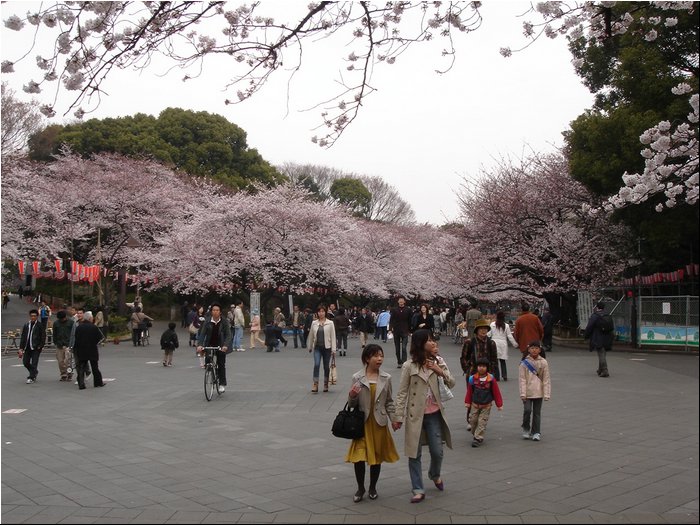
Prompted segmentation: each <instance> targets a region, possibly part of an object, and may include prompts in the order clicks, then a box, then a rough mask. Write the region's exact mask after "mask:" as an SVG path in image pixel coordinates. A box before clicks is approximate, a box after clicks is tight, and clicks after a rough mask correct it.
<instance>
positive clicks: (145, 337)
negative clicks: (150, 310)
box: [141, 327, 151, 346]
mask: <svg viewBox="0 0 700 525" xmlns="http://www.w3.org/2000/svg"><path fill="white" fill-rule="evenodd" d="M148 336H149V333H148V328H147V327H146V328H144V329H143V330H142V331H141V346H148V345H150V344H151V342H150V341H149V340H148Z"/></svg>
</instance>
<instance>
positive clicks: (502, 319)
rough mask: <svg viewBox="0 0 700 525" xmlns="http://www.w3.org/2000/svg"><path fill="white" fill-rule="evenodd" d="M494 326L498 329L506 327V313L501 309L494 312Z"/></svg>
mask: <svg viewBox="0 0 700 525" xmlns="http://www.w3.org/2000/svg"><path fill="white" fill-rule="evenodd" d="M496 328H498V329H499V330H505V329H506V313H505V312H504V311H503V310H499V311H498V312H496Z"/></svg>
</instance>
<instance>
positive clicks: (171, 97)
mask: <svg viewBox="0 0 700 525" xmlns="http://www.w3.org/2000/svg"><path fill="white" fill-rule="evenodd" d="M32 4H33V5H36V4H34V3H32ZM32 4H30V3H28V2H22V3H20V2H7V3H3V4H2V18H3V20H4V19H6V18H7V17H8V16H10V15H11V14H13V13H17V14H20V15H22V16H23V15H25V14H26V11H27V10H28V9H29V7H28V5H32ZM262 4H263V6H264V7H266V8H269V12H270V13H271V14H272V16H274V17H275V18H276V20H277V21H281V20H282V19H283V18H284V17H283V16H280V15H279V14H278V13H279V11H280V10H282V9H283V10H285V11H286V10H289V9H290V4H285V5H284V6H283V5H282V4H281V3H279V2H272V1H270V0H267V1H263V2H262ZM233 5H237V3H236V2H233ZM291 5H292V6H295V5H302V4H296V3H291ZM303 5H305V4H303ZM528 6H529V3H528V2H495V1H493V0H490V1H489V0H487V1H485V2H484V3H483V6H482V9H481V13H482V16H483V24H482V26H481V27H480V28H479V29H478V30H477V31H475V32H473V33H470V34H468V35H459V38H458V40H457V41H456V48H457V53H458V54H457V61H456V63H455V65H454V67H453V69H452V70H451V71H450V72H449V73H447V74H444V75H439V74H437V73H435V72H434V70H435V69H438V68H440V67H444V65H445V62H443V59H442V58H441V57H440V50H441V49H442V45H438V46H437V47H436V46H432V47H430V46H426V47H425V48H422V47H421V46H416V47H414V48H412V49H411V50H410V51H409V52H407V53H405V54H404V55H402V56H401V57H400V58H399V59H398V60H397V61H396V63H395V64H394V65H392V66H383V67H382V68H378V69H376V70H375V73H374V76H373V78H372V85H373V86H374V87H376V88H377V89H378V91H377V92H375V93H373V94H372V95H371V96H370V97H369V98H368V99H367V101H366V103H365V107H364V108H363V110H362V111H361V112H360V115H359V116H358V118H357V119H356V120H355V122H353V123H352V125H351V126H350V128H348V130H347V131H346V132H345V133H344V134H343V136H342V137H341V139H340V140H339V141H338V142H337V143H336V144H335V145H334V146H333V147H332V148H330V149H322V148H320V147H318V146H317V145H315V144H312V143H311V140H310V138H311V137H312V136H313V135H314V134H315V133H317V132H315V131H314V130H313V128H315V127H316V126H317V125H318V124H319V122H320V121H321V120H320V115H319V112H320V110H311V111H302V110H303V109H306V108H309V107H310V106H312V105H314V104H316V103H318V102H321V101H323V100H326V99H328V98H330V97H331V96H332V95H333V94H334V92H333V91H332V87H333V81H334V80H335V79H336V78H337V75H338V71H339V70H341V69H342V68H343V67H344V64H343V63H342V62H341V61H340V60H338V58H337V57H345V56H347V54H348V52H349V51H350V50H351V48H350V47H346V46H345V44H347V41H342V42H339V43H336V44H334V43H333V42H332V41H323V42H322V43H321V44H322V45H321V46H318V45H317V46H316V47H314V48H312V47H306V48H305V50H304V63H303V66H302V70H301V71H300V72H299V73H297V75H295V77H294V79H293V80H292V82H291V84H290V85H289V97H287V88H288V80H289V78H288V75H286V74H285V73H284V72H279V74H278V75H276V76H275V77H274V78H273V80H272V81H271V82H270V83H269V84H268V85H267V86H265V88H264V89H263V90H262V92H259V93H257V94H256V95H254V96H253V98H251V99H250V100H247V101H246V102H244V103H242V104H238V105H228V106H227V105H224V102H223V101H224V100H225V99H226V98H233V99H235V98H236V97H235V91H236V89H235V88H234V89H233V90H230V91H228V92H225V91H224V88H225V84H226V83H227V82H228V81H229V80H230V76H231V75H229V74H228V73H227V72H226V62H225V61H223V62H222V61H219V62H211V61H210V62H205V67H204V72H203V74H202V76H200V77H199V78H197V79H195V80H191V81H188V82H186V83H184V82H182V81H181V78H182V76H183V75H184V73H183V72H182V71H181V70H174V71H172V72H171V73H168V74H165V75H163V74H164V73H165V72H166V68H165V67H154V68H152V69H149V70H148V71H146V72H141V73H137V72H130V71H114V72H113V73H112V76H111V77H110V78H109V79H108V82H107V83H105V84H103V86H102V88H103V89H104V91H106V92H107V93H108V94H109V96H107V97H103V99H102V102H101V104H100V106H99V108H98V109H97V110H96V111H95V112H93V113H91V114H90V115H89V117H96V118H104V117H116V116H126V115H133V114H134V113H137V112H142V113H147V114H153V115H157V114H158V113H159V112H160V111H162V110H163V109H165V108H167V107H181V108H184V109H192V110H195V111H209V112H212V113H218V114H220V115H223V116H224V117H226V118H227V119H228V120H230V121H231V122H234V123H235V124H237V125H238V126H240V127H241V128H243V129H244V130H245V131H246V132H247V134H248V145H249V146H250V147H253V148H256V149H257V150H258V151H259V152H260V153H261V155H262V156H263V157H264V158H265V159H266V160H268V161H270V162H271V163H273V164H275V165H280V164H283V163H285V162H295V163H300V164H306V163H310V164H316V165H320V166H329V167H333V168H337V169H341V170H344V171H348V172H355V173H359V174H366V175H374V176H380V177H382V178H384V179H385V180H386V181H387V182H389V183H390V184H392V185H393V186H394V187H396V188H397V189H398V191H399V192H400V194H401V195H402V197H403V198H404V199H405V200H407V201H408V202H409V203H410V204H411V205H412V206H413V209H414V210H415V212H416V217H417V219H418V220H419V221H420V222H426V221H427V222H431V223H433V224H437V225H439V224H443V223H444V222H446V221H449V220H454V219H455V218H457V216H458V205H457V200H456V197H455V194H456V192H457V191H458V190H459V186H460V183H461V181H462V179H463V177H475V176H477V174H478V171H479V169H480V167H482V166H483V167H485V168H488V167H489V166H492V165H493V164H494V158H498V157H501V156H508V155H511V156H520V155H522V154H523V152H527V151H528V150H529V149H530V148H531V149H534V150H536V151H551V150H552V149H553V148H554V147H556V146H561V145H562V143H563V142H562V135H561V133H562V131H564V130H566V129H568V127H569V123H570V122H571V121H572V120H573V119H575V118H576V117H577V116H578V115H580V114H581V113H582V112H583V111H584V110H585V109H586V108H588V107H590V106H591V105H592V101H593V97H592V95H591V94H590V93H589V92H588V90H587V89H586V88H585V87H584V86H583V85H582V84H581V81H580V79H579V78H578V77H577V76H576V75H575V73H574V70H573V66H572V65H571V56H570V54H569V52H568V49H567V46H566V41H565V40H564V39H561V38H560V39H556V40H549V39H544V38H543V39H542V40H540V41H538V42H536V43H535V44H534V45H532V46H531V47H530V48H528V49H526V50H524V51H522V52H520V53H516V54H514V55H513V56H512V57H510V58H503V57H502V56H501V55H500V54H499V49H500V48H501V47H505V46H511V47H513V48H516V47H519V46H521V45H522V44H523V43H525V39H524V37H523V36H522V27H521V24H522V21H523V18H522V17H519V16H518V15H521V14H522V13H523V12H524V11H525V10H526V9H527V8H528ZM527 18H528V19H531V20H536V18H535V17H534V16H533V15H530V16H528V17H527ZM29 38H31V31H24V32H15V31H10V30H8V29H6V28H5V27H4V26H3V27H2V60H14V59H16V58H17V57H18V56H20V55H21V54H24V52H26V50H27V49H28V46H29V40H28V39H29ZM41 45H42V41H41V40H40V41H39V46H41ZM306 45H307V46H308V43H307V44H306ZM37 54H43V55H45V56H46V55H48V54H49V52H48V51H46V52H44V53H40V49H39V48H36V49H35V50H34V51H33V52H32V53H30V55H29V56H28V57H27V59H25V61H26V62H27V66H31V68H30V67H27V68H24V67H23V66H22V65H21V64H18V65H16V66H15V70H16V71H17V73H14V74H11V75H2V80H3V81H7V82H9V83H10V87H12V88H13V89H14V90H15V91H16V92H17V94H18V96H19V97H20V98H27V99H28V98H29V97H28V96H27V95H26V94H25V93H23V92H22V85H23V84H25V83H26V82H27V81H28V80H29V79H31V78H38V73H37V69H36V68H35V67H34V65H33V63H34V56H36V55H37ZM334 57H336V58H335V59H334ZM158 75H161V76H158ZM62 93H63V96H64V98H62V99H59V105H60V104H61V102H63V106H62V109H63V108H65V105H66V104H65V102H66V101H67V100H68V98H67V95H68V94H71V92H62ZM42 95H43V94H42ZM49 101H51V100H50V99H48V98H47V99H46V100H44V99H42V102H43V103H46V102H49ZM61 113H62V111H61V112H59V115H60V114H61ZM53 120H54V121H55V122H59V123H61V122H63V121H64V120H63V119H62V118H60V117H57V118H55V119H53Z"/></svg>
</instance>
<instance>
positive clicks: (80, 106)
mask: <svg viewBox="0 0 700 525" xmlns="http://www.w3.org/2000/svg"><path fill="white" fill-rule="evenodd" d="M479 4H480V2H420V3H415V4H414V3H410V2H390V3H380V4H373V3H371V2H312V3H310V4H308V5H307V6H304V7H302V6H301V5H299V6H297V7H295V8H290V9H292V10H295V11H297V12H298V14H297V15H296V16H290V18H289V20H284V21H277V20H275V18H273V17H272V16H270V15H269V11H268V12H267V13H266V12H264V11H265V9H266V8H268V6H266V5H265V4H263V3H259V2H256V3H253V4H251V5H250V6H248V5H240V6H237V7H233V6H229V5H228V4H227V3H226V2H129V1H127V2H54V3H52V4H50V5H49V6H48V7H43V5H42V7H41V8H40V10H39V11H31V12H28V13H27V14H26V16H23V17H22V16H19V15H12V16H9V17H8V18H6V19H5V21H4V23H5V27H7V28H9V29H12V30H16V31H35V32H38V31H42V32H51V34H52V35H56V36H55V39H54V43H53V44H52V45H51V47H50V48H47V49H30V50H28V51H26V52H25V51H22V52H21V53H23V56H21V57H18V58H16V59H12V60H5V61H3V62H2V72H3V73H9V72H12V71H13V70H14V66H15V64H16V63H17V62H19V61H20V60H22V59H25V58H27V57H29V56H30V55H32V56H33V58H35V60H36V66H37V68H38V70H39V71H38V73H39V76H38V77H35V78H33V79H30V80H28V82H27V83H26V84H25V86H24V90H25V91H27V92H29V93H37V94H38V93H41V92H42V91H45V90H52V91H53V93H54V96H53V102H47V103H46V104H44V105H43V106H42V112H43V113H44V114H46V115H49V116H52V115H54V114H55V112H56V111H57V110H59V111H64V108H63V107H61V108H59V107H58V104H57V103H56V100H58V93H59V91H61V90H63V89H65V90H67V91H74V92H75V93H76V95H75V97H74V98H73V100H72V102H70V103H69V105H68V108H67V109H65V114H67V113H69V112H71V111H74V115H75V116H77V117H79V118H80V117H82V116H83V115H84V114H85V113H86V112H89V111H91V110H92V109H94V107H95V105H96V104H98V103H99V98H100V97H101V96H102V94H103V93H104V91H103V88H102V83H103V81H104V80H105V78H106V77H107V76H108V75H109V74H110V73H111V71H113V70H114V69H125V68H135V69H146V68H148V67H149V66H151V64H152V61H153V59H154V58H155V57H156V56H157V55H160V56H162V57H164V58H165V59H166V60H167V61H168V62H169V63H170V64H171V65H172V66H173V67H175V66H177V67H181V68H183V69H186V70H187V71H188V72H187V73H186V74H185V75H184V77H183V80H188V79H190V78H193V76H196V75H197V73H196V71H197V69H198V68H199V70H201V68H202V67H203V63H204V61H205V59H206V58H209V57H214V56H225V57H230V60H231V63H230V67H231V70H232V71H234V73H233V74H234V76H233V77H232V78H231V79H230V81H229V83H228V84H227V85H226V88H228V89H232V90H233V89H235V90H236V93H235V96H233V97H231V98H229V99H227V100H226V101H225V103H226V104H233V103H238V102H241V101H243V100H246V99H248V98H250V97H251V96H253V95H254V94H255V93H256V92H257V91H258V90H260V89H261V88H262V87H263V86H264V85H265V83H266V82H267V80H268V79H269V78H270V76H271V75H272V74H273V73H275V72H277V71H279V70H286V71H288V72H291V73H290V74H291V75H293V74H294V73H295V72H296V71H298V70H300V69H301V67H302V57H303V52H304V49H305V46H308V45H312V44H313V43H314V42H318V41H321V42H324V41H325V40H326V39H328V38H338V39H339V40H340V41H341V42H343V44H344V45H343V46H342V49H343V56H340V57H339V60H340V61H341V62H342V63H344V67H343V69H344V71H343V73H342V75H341V76H340V78H339V79H338V85H339V88H338V91H337V92H335V93H332V94H330V95H329V96H327V97H326V99H325V100H322V101H320V102H319V104H318V106H317V108H318V109H320V110H321V118H322V124H321V125H320V126H319V127H320V128H322V131H321V132H320V133H318V134H317V135H316V136H314V137H313V139H312V140H313V141H314V142H316V143H317V144H318V145H319V146H322V147H327V146H331V145H332V144H333V143H334V142H335V141H336V140H337V139H338V138H339V137H340V136H341V135H342V133H343V131H344V130H345V129H346V127H347V126H348V125H349V124H350V123H351V122H352V121H353V120H354V119H355V118H356V117H357V114H358V112H359V110H360V107H361V106H362V104H363V102H364V100H365V99H366V97H367V96H369V95H370V94H371V93H372V92H373V91H374V89H375V88H374V87H373V86H372V83H371V80H372V73H373V70H374V69H375V68H378V67H384V66H386V65H391V64H393V63H394V62H395V61H396V60H399V59H400V57H401V54H402V53H403V52H404V51H406V49H407V48H408V47H409V46H411V45H413V44H418V43H424V42H428V41H431V40H433V39H442V40H443V41H444V46H443V51H442V54H443V56H445V57H446V58H447V63H446V65H445V68H444V69H443V71H446V70H449V68H450V67H451V63H452V60H453V58H454V53H455V47H454V40H455V38H456V36H457V35H459V34H460V33H468V32H470V31H472V30H475V29H476V28H478V27H479V25H480V23H481V17H480V15H479V10H478V8H479ZM268 9H269V8H268ZM277 9H279V7H277ZM35 42H36V39H35ZM347 42H350V44H349V45H347V46H346V44H347ZM34 53H38V54H34ZM283 66H284V69H283ZM193 71H194V72H193ZM51 86H55V87H51Z"/></svg>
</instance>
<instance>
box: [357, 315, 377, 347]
mask: <svg viewBox="0 0 700 525" xmlns="http://www.w3.org/2000/svg"><path fill="white" fill-rule="evenodd" d="M373 324H374V323H373V322H372V314H371V313H370V311H369V308H363V309H362V311H361V312H360V315H358V316H357V317H355V319H354V320H353V327H354V328H355V329H356V330H357V331H358V332H359V333H360V344H361V345H362V349H363V350H364V349H365V346H367V339H369V335H368V334H371V333H372V332H373V331H374V326H373Z"/></svg>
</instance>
